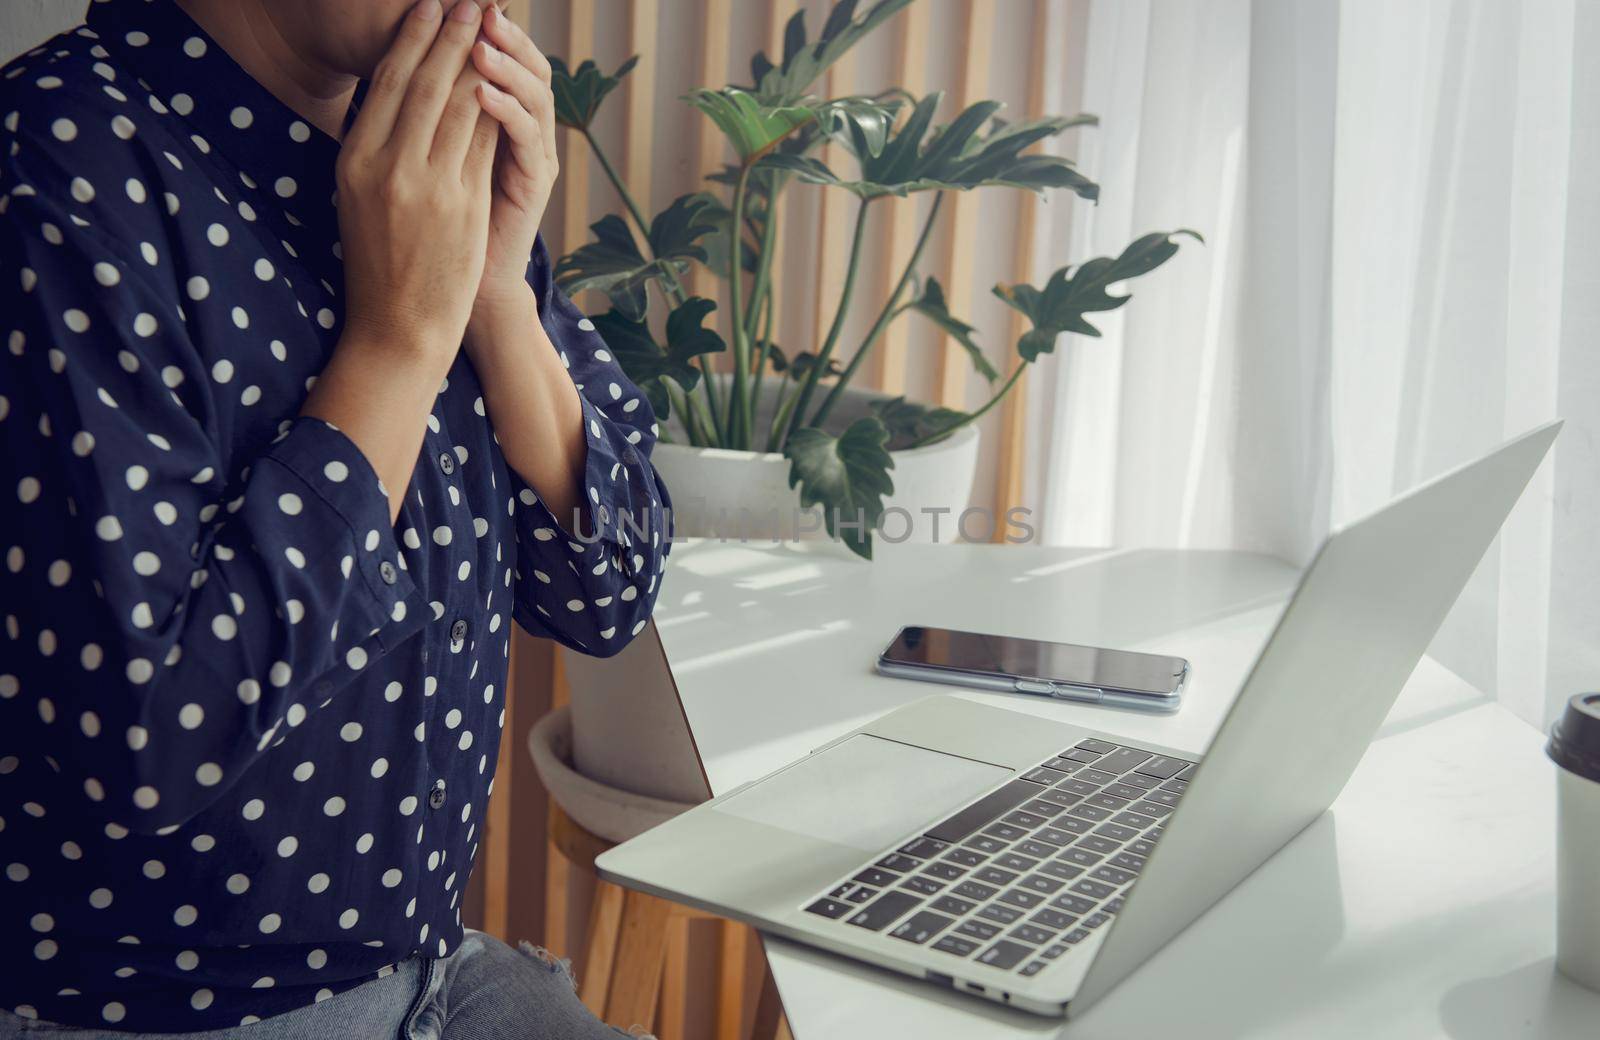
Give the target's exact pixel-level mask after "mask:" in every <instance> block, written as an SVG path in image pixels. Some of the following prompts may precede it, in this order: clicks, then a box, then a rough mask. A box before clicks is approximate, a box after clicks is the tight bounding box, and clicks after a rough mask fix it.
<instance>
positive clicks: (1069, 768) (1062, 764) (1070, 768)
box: [1044, 758, 1083, 773]
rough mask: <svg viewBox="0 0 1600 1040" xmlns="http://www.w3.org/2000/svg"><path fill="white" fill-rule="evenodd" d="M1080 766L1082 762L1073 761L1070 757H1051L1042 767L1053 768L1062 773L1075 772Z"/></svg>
mask: <svg viewBox="0 0 1600 1040" xmlns="http://www.w3.org/2000/svg"><path fill="white" fill-rule="evenodd" d="M1082 767H1083V763H1082V762H1074V761H1072V759H1070V758H1052V759H1051V760H1050V761H1048V762H1046V763H1045V764H1044V768H1046V769H1054V770H1057V771H1059V772H1062V773H1076V772H1077V771H1078V770H1079V769H1081V768H1082Z"/></svg>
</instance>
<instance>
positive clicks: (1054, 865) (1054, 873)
mask: <svg viewBox="0 0 1600 1040" xmlns="http://www.w3.org/2000/svg"><path fill="white" fill-rule="evenodd" d="M1039 873H1041V874H1049V875H1050V876H1051V877H1058V878H1062V879H1063V880H1066V881H1071V880H1072V879H1073V878H1075V877H1077V876H1078V875H1080V874H1082V873H1083V868H1082V867H1079V866H1074V865H1073V864H1071V863H1063V862H1061V861H1060V860H1059V859H1054V860H1051V861H1050V862H1049V863H1041V864H1039Z"/></svg>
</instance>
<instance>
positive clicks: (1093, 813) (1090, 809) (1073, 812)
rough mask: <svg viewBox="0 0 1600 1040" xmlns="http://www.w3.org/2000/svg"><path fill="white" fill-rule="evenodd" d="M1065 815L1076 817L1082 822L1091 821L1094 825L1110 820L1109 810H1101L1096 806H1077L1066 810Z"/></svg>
mask: <svg viewBox="0 0 1600 1040" xmlns="http://www.w3.org/2000/svg"><path fill="white" fill-rule="evenodd" d="M1067 815H1068V816H1076V817H1078V818H1079V819H1083V820H1093V821H1095V822H1096V823H1099V822H1100V821H1101V820H1106V819H1110V818H1111V810H1110V809H1102V808H1100V807H1099V806H1098V805H1086V804H1079V805H1074V806H1073V807H1072V808H1070V809H1068V810H1067Z"/></svg>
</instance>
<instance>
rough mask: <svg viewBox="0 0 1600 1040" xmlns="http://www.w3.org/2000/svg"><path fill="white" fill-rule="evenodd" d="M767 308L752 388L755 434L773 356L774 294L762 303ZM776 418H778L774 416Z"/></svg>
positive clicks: (751, 429) (750, 420) (752, 413)
mask: <svg viewBox="0 0 1600 1040" xmlns="http://www.w3.org/2000/svg"><path fill="white" fill-rule="evenodd" d="M762 303H763V305H764V306H765V307H766V312H767V313H766V318H765V319H764V321H763V324H762V328H761V339H760V340H759V341H758V342H759V343H760V345H761V356H760V357H758V358H756V375H755V380H754V381H753V383H752V385H751V388H750V419H749V425H750V432H751V433H752V434H754V433H755V429H756V409H757V408H760V407H761V385H762V383H763V381H764V380H765V379H766V376H767V359H768V357H770V356H771V354H772V317H773V314H774V313H775V312H776V311H777V309H778V307H777V304H775V303H773V302H772V294H771V293H768V294H767V296H766V298H765V299H764V300H763V301H762ZM774 418H776V416H774Z"/></svg>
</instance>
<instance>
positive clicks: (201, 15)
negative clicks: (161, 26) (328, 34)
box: [177, 0, 357, 139]
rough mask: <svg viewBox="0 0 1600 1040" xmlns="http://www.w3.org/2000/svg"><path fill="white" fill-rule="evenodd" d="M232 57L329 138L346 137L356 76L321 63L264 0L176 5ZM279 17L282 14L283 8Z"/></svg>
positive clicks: (183, 0) (184, 0)
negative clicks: (344, 133)
mask: <svg viewBox="0 0 1600 1040" xmlns="http://www.w3.org/2000/svg"><path fill="white" fill-rule="evenodd" d="M177 4H178V6H179V7H181V8H183V10H184V11H185V12H187V13H188V15H189V17H191V18H193V19H194V20H195V21H196V22H197V23H198V24H199V25H200V27H201V28H203V29H204V30H205V31H206V32H207V33H208V34H209V35H210V36H211V38H212V39H214V40H216V41H217V43H218V44H219V45H221V47H222V49H223V50H225V51H227V52H228V55H229V57H231V58H233V60H234V61H236V62H238V63H239V66H240V67H241V68H243V69H244V70H245V72H247V73H249V74H250V77H251V78H252V79H254V80H255V81H256V82H257V83H260V84H261V85H262V86H263V87H265V88H266V89H267V90H268V91H269V92H271V94H272V95H273V96H274V97H276V98H277V99H278V100H279V101H282V102H283V103H284V104H285V105H288V106H289V107H290V108H291V109H293V110H294V111H295V112H296V113H298V114H299V115H300V116H301V118H303V119H305V120H306V122H308V123H310V124H311V125H312V126H315V127H316V128H317V129H319V130H321V131H322V132H323V133H325V134H327V135H328V136H329V137H332V138H335V139H338V138H339V137H341V136H342V135H343V131H344V119H345V115H346V113H347V112H348V111H349V109H350V99H351V97H352V96H353V95H354V94H355V89H356V84H357V77H356V75H355V74H354V73H350V72H341V71H339V70H337V69H334V68H331V67H329V66H327V65H324V64H321V63H318V62H317V61H316V60H315V59H313V58H311V57H310V55H311V54H312V53H313V51H312V48H311V47H310V46H307V45H308V44H310V43H311V41H309V40H305V41H302V40H299V39H295V38H292V31H293V30H292V26H291V25H290V24H288V22H289V19H286V18H285V17H284V15H283V14H282V13H279V14H277V15H274V14H273V13H272V5H271V4H269V3H263V2H262V0H177ZM280 12H281V9H280Z"/></svg>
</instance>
